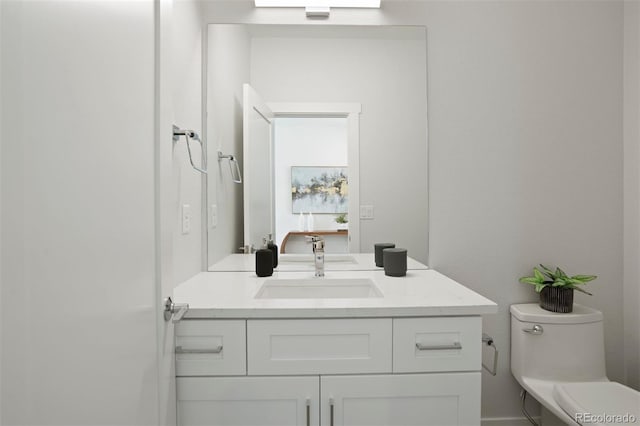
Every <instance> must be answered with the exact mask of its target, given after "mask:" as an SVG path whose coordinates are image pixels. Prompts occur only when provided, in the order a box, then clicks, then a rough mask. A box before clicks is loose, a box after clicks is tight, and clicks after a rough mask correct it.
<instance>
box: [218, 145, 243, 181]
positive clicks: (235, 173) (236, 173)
mask: <svg viewBox="0 0 640 426" xmlns="http://www.w3.org/2000/svg"><path fill="white" fill-rule="evenodd" d="M223 159H226V160H229V171H231V180H232V181H233V182H234V183H242V174H241V173H240V165H239V164H238V159H237V158H236V157H234V156H233V155H230V154H229V155H225V154H223V153H222V151H218V162H220V160H223ZM232 164H233V165H235V168H234V167H233V165H232Z"/></svg>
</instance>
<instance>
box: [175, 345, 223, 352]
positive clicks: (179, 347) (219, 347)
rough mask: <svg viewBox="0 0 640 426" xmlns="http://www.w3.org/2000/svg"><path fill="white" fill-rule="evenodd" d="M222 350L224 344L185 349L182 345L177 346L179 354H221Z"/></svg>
mask: <svg viewBox="0 0 640 426" xmlns="http://www.w3.org/2000/svg"><path fill="white" fill-rule="evenodd" d="M220 352H222V345H220V346H216V347H215V348H212V349H183V348H182V346H176V353H177V354H219V353H220Z"/></svg>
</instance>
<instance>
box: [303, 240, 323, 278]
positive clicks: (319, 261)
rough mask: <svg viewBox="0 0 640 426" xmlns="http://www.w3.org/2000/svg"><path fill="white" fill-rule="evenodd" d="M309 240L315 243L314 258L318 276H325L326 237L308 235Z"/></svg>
mask: <svg viewBox="0 0 640 426" xmlns="http://www.w3.org/2000/svg"><path fill="white" fill-rule="evenodd" d="M307 242H309V243H312V244H313V259H314V263H315V266H316V273H315V276H316V277H324V238H322V237H321V236H319V235H311V236H309V237H307Z"/></svg>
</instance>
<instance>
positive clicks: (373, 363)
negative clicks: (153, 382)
mask: <svg viewBox="0 0 640 426" xmlns="http://www.w3.org/2000/svg"><path fill="white" fill-rule="evenodd" d="M225 321H226V322H225ZM217 322H220V323H221V324H224V326H223V327H217V326H216V323H217ZM243 325H244V326H245V327H243ZM194 330H197V333H200V334H199V335H198V336H199V337H194V334H197V333H196V332H194ZM207 330H212V332H215V333H217V334H216V335H217V336H218V337H216V338H214V339H211V338H210V337H208V336H206V335H205V334H206V331H207ZM230 330H234V331H235V333H237V334H238V335H229V332H230ZM185 333H187V334H190V340H188V342H190V344H191V345H193V346H194V347H195V348H196V349H199V351H195V352H194V353H184V352H185V348H184V345H185V342H186V341H185V339H184V338H183V337H184V334H185ZM202 333H204V334H202ZM225 333H226V334H225ZM220 335H222V337H220ZM176 336H177V341H178V342H182V343H183V345H182V349H181V351H182V353H181V354H180V359H179V361H178V362H180V363H182V364H184V363H187V364H186V365H188V363H189V362H191V361H194V362H196V361H197V362H198V363H199V364H196V365H204V366H207V368H209V371H211V372H210V373H208V372H206V371H202V370H198V369H189V368H185V366H184V365H183V366H182V368H177V376H178V377H177V397H178V425H179V426H191V425H211V426H216V425H219V426H265V425H279V426H288V425H291V426H298V425H299V426H317V425H321V426H356V425H359V426H377V425H380V426H394V425H403V426H409V425H421V426H425V425H433V426H448V425H469V426H471V425H479V424H480V368H481V360H480V351H481V318H480V316H461V317H422V318H342V319H336V318H331V319H247V320H232V321H228V320H216V319H201V320H188V319H187V320H183V321H182V322H181V323H179V324H178V326H177V328H176ZM198 338H200V339H202V341H203V342H204V341H206V342H209V343H211V342H213V343H214V347H212V348H209V349H212V350H211V352H215V353H211V354H206V353H203V352H206V351H207V349H208V348H206V347H205V344H204V343H202V342H198ZM181 339H182V340H181ZM194 339H195V340H194ZM225 341H228V342H230V346H227V345H225ZM241 341H246V351H245V352H244V353H240V352H239V351H240V350H241V349H238V348H239V347H240V348H242V345H241V344H240V342H241ZM227 351H228V352H227ZM203 357H204V358H207V357H210V358H211V359H212V360H213V361H211V362H209V363H207V361H206V360H203V359H202V358H203ZM190 358H193V359H190ZM240 359H241V360H242V361H243V362H239V360H240ZM245 360H246V364H245V363H244V362H245ZM211 363H213V364H211ZM212 365H216V367H215V368H213V367H212ZM223 365H228V366H229V367H228V368H229V370H227V371H225V370H224V368H223V367H222V366H223ZM242 365H246V370H244V371H243V370H242V369H241V368H240V369H239V366H242ZM181 373H182V374H181Z"/></svg>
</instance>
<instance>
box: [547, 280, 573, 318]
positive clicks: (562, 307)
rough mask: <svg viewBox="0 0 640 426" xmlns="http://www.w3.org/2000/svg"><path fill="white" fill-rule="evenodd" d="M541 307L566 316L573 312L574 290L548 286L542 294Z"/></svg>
mask: <svg viewBox="0 0 640 426" xmlns="http://www.w3.org/2000/svg"><path fill="white" fill-rule="evenodd" d="M540 307H541V308H542V309H545V310H547V311H551V312H561V313H564V314H567V313H569V312H571V311H573V289H572V288H563V287H550V286H546V287H545V288H543V289H542V291H541V292H540Z"/></svg>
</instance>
